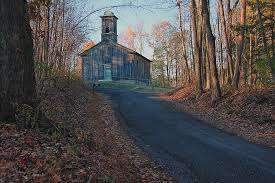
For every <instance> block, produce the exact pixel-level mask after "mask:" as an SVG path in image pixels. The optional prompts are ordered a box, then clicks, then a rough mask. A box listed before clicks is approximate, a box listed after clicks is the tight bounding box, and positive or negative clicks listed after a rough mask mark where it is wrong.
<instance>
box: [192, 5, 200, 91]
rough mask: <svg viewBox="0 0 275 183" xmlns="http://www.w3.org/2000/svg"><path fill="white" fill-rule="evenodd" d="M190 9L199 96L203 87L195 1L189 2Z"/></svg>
mask: <svg viewBox="0 0 275 183" xmlns="http://www.w3.org/2000/svg"><path fill="white" fill-rule="evenodd" d="M190 9H191V17H192V20H191V22H192V31H193V38H194V56H195V63H196V64H195V68H196V69H195V72H196V80H197V92H198V95H201V94H202V93H203V86H202V77H201V47H200V41H199V38H198V32H197V28H198V25H197V18H196V17H197V12H196V9H197V6H196V2H195V0H191V3H190Z"/></svg>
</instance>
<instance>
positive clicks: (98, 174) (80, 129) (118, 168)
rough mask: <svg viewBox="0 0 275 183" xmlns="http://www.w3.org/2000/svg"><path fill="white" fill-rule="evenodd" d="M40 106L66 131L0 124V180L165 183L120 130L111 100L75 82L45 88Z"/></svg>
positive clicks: (167, 179) (162, 176) (167, 178)
mask: <svg viewBox="0 0 275 183" xmlns="http://www.w3.org/2000/svg"><path fill="white" fill-rule="evenodd" d="M41 106H42V108H43V110H44V113H45V114H46V115H47V117H48V118H50V119H51V121H53V122H55V125H56V126H58V127H59V128H60V129H65V131H66V133H60V132H58V131H54V132H52V133H50V134H46V133H42V132H39V131H36V130H25V129H20V128H18V127H17V126H16V125H14V124H4V123H0V142H1V145H0V182H39V183H40V182H53V183H59V182H89V181H90V182H104V181H105V182H106V181H107V182H108V181H111V182H112V181H115V182H165V181H167V182H171V181H172V180H173V179H172V178H170V177H169V176H167V175H166V174H165V173H164V172H162V171H160V170H159V169H158V168H155V167H156V165H154V163H153V162H152V161H151V160H150V159H149V158H148V157H147V156H146V155H144V154H143V153H142V151H141V150H140V149H138V148H137V147H136V146H135V144H134V143H133V141H132V140H131V139H130V138H129V137H128V136H127V135H126V133H125V132H124V131H123V130H122V129H121V127H120V123H119V122H118V121H117V119H116V117H115V114H114V111H113V110H112V108H111V102H110V101H109V100H108V98H106V97H104V96H102V95H100V94H97V93H95V94H92V93H91V92H90V91H89V90H87V88H85V86H83V85H81V84H80V83H79V82H72V81H66V80H65V81H64V80H61V81H60V82H58V83H57V86H56V87H55V86H52V87H49V88H47V93H46V95H45V96H43V100H42V103H41Z"/></svg>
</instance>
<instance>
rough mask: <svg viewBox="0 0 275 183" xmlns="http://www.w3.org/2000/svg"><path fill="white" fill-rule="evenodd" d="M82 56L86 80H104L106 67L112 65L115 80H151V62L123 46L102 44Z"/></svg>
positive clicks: (147, 81) (146, 81) (145, 81)
mask: <svg viewBox="0 0 275 183" xmlns="http://www.w3.org/2000/svg"><path fill="white" fill-rule="evenodd" d="M82 58H83V66H84V69H83V78H84V79H85V80H93V81H95V80H103V79H104V77H105V76H104V74H105V71H104V68H106V67H109V66H110V67H111V72H112V79H113V80H135V81H137V82H143V83H149V81H150V62H149V61H148V60H146V59H145V58H143V57H142V56H139V55H137V54H134V53H129V51H128V50H126V49H124V48H122V47H119V46H114V45H111V44H102V45H99V46H96V47H95V48H92V49H90V51H89V54H88V55H87V56H86V57H82ZM87 67H88V68H87Z"/></svg>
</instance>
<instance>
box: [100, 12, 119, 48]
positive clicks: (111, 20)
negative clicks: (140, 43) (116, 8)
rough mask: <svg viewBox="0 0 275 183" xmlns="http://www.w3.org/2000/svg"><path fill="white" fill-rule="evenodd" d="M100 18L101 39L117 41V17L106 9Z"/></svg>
mask: <svg viewBox="0 0 275 183" xmlns="http://www.w3.org/2000/svg"><path fill="white" fill-rule="evenodd" d="M101 19H102V31H101V41H103V42H115V43H117V19H118V18H117V17H116V16H115V15H114V13H113V12H111V11H110V10H108V11H106V12H105V13H104V14H103V16H101Z"/></svg>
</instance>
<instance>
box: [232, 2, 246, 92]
mask: <svg viewBox="0 0 275 183" xmlns="http://www.w3.org/2000/svg"><path fill="white" fill-rule="evenodd" d="M241 7H242V8H241V14H240V26H241V28H240V33H239V36H238V37H237V58H236V64H235V71H234V76H233V80H232V86H233V87H234V88H238V87H239V83H240V65H241V60H242V54H243V47H244V33H245V22H246V0H241Z"/></svg>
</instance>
